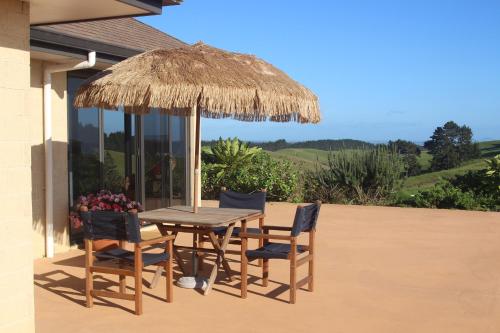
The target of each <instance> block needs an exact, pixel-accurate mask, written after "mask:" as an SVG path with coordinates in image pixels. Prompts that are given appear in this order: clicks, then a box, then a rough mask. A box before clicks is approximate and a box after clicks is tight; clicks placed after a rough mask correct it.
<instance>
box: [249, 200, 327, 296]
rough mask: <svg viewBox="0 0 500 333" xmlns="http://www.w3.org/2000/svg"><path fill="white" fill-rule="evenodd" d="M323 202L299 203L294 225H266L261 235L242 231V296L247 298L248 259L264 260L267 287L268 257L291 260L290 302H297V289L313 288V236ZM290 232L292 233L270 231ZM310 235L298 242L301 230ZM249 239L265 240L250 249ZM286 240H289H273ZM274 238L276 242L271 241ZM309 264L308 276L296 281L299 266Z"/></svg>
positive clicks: (263, 272) (264, 281) (263, 277)
mask: <svg viewBox="0 0 500 333" xmlns="http://www.w3.org/2000/svg"><path fill="white" fill-rule="evenodd" d="M320 208H321V202H320V201H317V202H316V203H314V204H309V205H306V206H298V207H297V210H296V212H295V219H294V221H293V226H292V227H282V226H272V225H265V226H263V233H262V234H253V233H240V237H241V251H242V253H244V254H245V255H242V257H241V258H242V260H241V297H242V298H246V297H247V280H248V278H247V269H248V268H247V266H248V261H252V260H255V259H261V260H263V265H262V285H263V286H264V287H267V284H268V278H269V259H282V260H289V261H290V303H291V304H294V303H295V299H296V292H297V289H298V288H300V287H302V286H304V285H306V284H307V285H308V290H309V291H311V292H312V291H313V290H314V238H315V232H316V223H317V221H318V216H319V211H320ZM271 230H273V231H289V232H290V234H289V235H283V234H281V235H279V234H270V233H269V231H271ZM302 232H306V233H308V234H309V244H307V245H299V244H297V238H298V236H299V235H300V234H301V233H302ZM248 239H262V240H263V241H264V244H263V245H262V246H260V247H259V248H257V249H255V250H248V249H247V246H248ZM275 240H277V241H286V242H274V241H275ZM271 241H273V242H271ZM305 263H308V264H309V270H308V274H307V276H306V277H305V278H303V279H302V280H300V281H297V267H299V266H301V265H303V264H305Z"/></svg>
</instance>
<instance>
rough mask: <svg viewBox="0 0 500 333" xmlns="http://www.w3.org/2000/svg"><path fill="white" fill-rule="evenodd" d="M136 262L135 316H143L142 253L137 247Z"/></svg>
mask: <svg viewBox="0 0 500 333" xmlns="http://www.w3.org/2000/svg"><path fill="white" fill-rule="evenodd" d="M134 252H135V256H134V257H135V258H134V259H135V260H134V266H135V267H134V279H135V295H134V296H135V297H134V298H135V314H136V315H138V316H139V315H141V314H142V253H141V248H140V247H138V246H136V248H135V251H134Z"/></svg>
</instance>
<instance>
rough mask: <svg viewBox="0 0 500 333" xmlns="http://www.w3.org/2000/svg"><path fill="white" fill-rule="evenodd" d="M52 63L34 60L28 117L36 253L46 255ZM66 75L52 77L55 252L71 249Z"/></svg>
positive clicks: (35, 255)
mask: <svg viewBox="0 0 500 333" xmlns="http://www.w3.org/2000/svg"><path fill="white" fill-rule="evenodd" d="M50 64H51V63H47V62H42V61H40V60H37V59H31V87H30V91H29V98H28V103H29V107H28V109H29V118H30V140H31V141H30V142H31V159H32V163H31V178H32V186H33V190H32V200H33V208H32V213H33V253H34V257H35V258H40V257H43V256H44V254H45V155H44V144H43V143H44V142H43V67H44V66H45V65H50ZM66 87H67V83H66V73H65V72H62V73H55V74H53V75H52V120H53V121H52V131H53V133H52V134H53V149H54V151H53V154H54V171H53V174H54V241H55V251H56V253H57V252H62V251H66V250H67V249H68V247H69V227H68V153H67V152H68V147H67V141H68V122H67V115H68V112H67V94H66Z"/></svg>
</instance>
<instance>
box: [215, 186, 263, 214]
mask: <svg viewBox="0 0 500 333" xmlns="http://www.w3.org/2000/svg"><path fill="white" fill-rule="evenodd" d="M219 208H240V209H258V210H260V211H262V212H263V213H264V211H265V209H266V192H263V191H262V192H255V193H250V194H247V193H238V192H233V191H229V190H228V191H223V192H221V193H220V197H219Z"/></svg>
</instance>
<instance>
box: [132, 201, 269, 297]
mask: <svg viewBox="0 0 500 333" xmlns="http://www.w3.org/2000/svg"><path fill="white" fill-rule="evenodd" d="M192 209H193V208H192V207H190V206H173V207H169V208H161V209H155V210H150V211H146V212H142V213H139V219H140V220H141V221H146V222H149V223H153V224H155V225H156V226H157V227H158V230H159V231H160V233H161V234H162V235H163V236H166V235H177V234H178V233H179V232H188V233H192V234H193V246H192V247H187V246H179V245H175V244H174V250H173V252H174V253H173V255H174V258H175V259H176V261H177V263H178V264H179V267H180V269H181V271H182V272H183V274H186V268H185V266H184V262H183V260H182V258H181V257H180V255H179V252H178V250H179V249H190V250H193V262H192V267H193V268H192V272H193V275H196V274H197V266H198V265H197V262H196V261H197V251H202V252H210V253H215V254H216V255H217V259H216V261H215V265H214V266H213V267H212V271H211V273H210V276H209V278H208V281H207V287H206V288H205V290H204V295H207V294H208V293H209V292H210V290H211V289H212V285H213V284H214V282H215V278H216V277H217V271H218V269H219V266H220V265H221V264H222V266H223V268H224V270H225V272H226V274H227V275H228V277H229V278H230V279H232V277H231V271H230V268H229V264H228V262H227V260H226V259H225V257H224V255H225V252H226V248H227V245H228V243H229V239H230V237H231V235H232V233H233V229H234V226H235V224H236V223H237V222H241V232H246V230H247V222H249V221H252V220H257V219H259V218H262V217H263V216H264V214H263V213H262V212H261V211H260V210H255V209H235V208H213V207H200V208H199V209H198V213H196V214H195V213H193V212H192ZM214 227H227V230H226V233H225V234H224V236H223V238H222V241H220V242H219V239H218V238H217V236H216V235H215V233H214V231H213V228H214ZM200 234H202V235H207V236H208V238H209V240H210V242H211V243H212V245H213V247H214V249H198V244H197V242H198V237H197V236H198V235H200ZM174 242H175V241H174ZM161 272H162V271H161V270H158V271H157V272H156V275H155V278H154V279H153V282H152V283H151V284H152V285H155V284H156V281H157V280H158V278H159V276H160V275H161Z"/></svg>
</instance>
